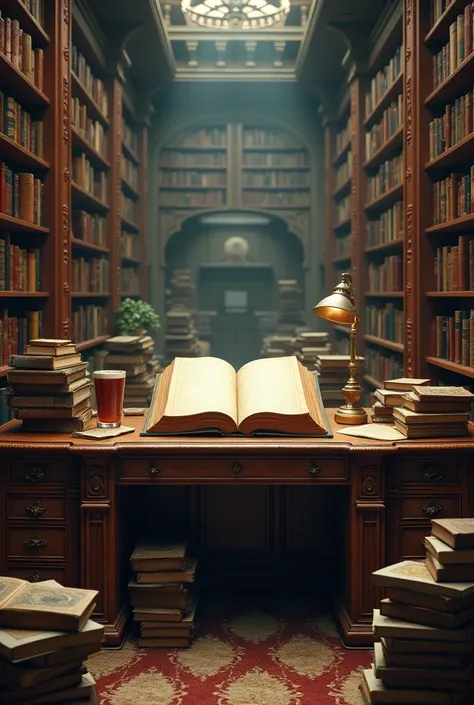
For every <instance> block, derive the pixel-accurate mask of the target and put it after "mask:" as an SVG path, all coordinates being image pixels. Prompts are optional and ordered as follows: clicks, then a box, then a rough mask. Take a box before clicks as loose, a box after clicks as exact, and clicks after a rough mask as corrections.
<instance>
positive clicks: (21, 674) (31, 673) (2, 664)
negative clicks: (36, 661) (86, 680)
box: [0, 659, 82, 702]
mask: <svg viewBox="0 0 474 705" xmlns="http://www.w3.org/2000/svg"><path fill="white" fill-rule="evenodd" d="M81 666H82V660H81V659H79V660H78V661H72V662H70V663H63V664H61V665H60V666H52V667H49V668H32V667H31V666H29V665H26V666H25V665H23V664H22V665H20V664H11V663H7V662H6V661H2V660H0V684H1V685H4V686H6V687H7V688H29V687H31V686H33V685H38V684H39V683H44V681H49V680H53V679H54V678H58V677H59V676H62V675H64V674H65V673H70V672H71V671H77V670H78V669H79V668H80V667H81ZM0 702H1V700H0Z"/></svg>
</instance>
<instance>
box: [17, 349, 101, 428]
mask: <svg viewBox="0 0 474 705" xmlns="http://www.w3.org/2000/svg"><path fill="white" fill-rule="evenodd" d="M10 365H11V367H10V368H9V369H8V372H7V378H8V383H9V385H10V386H11V390H12V391H11V394H10V397H9V403H10V406H11V407H12V409H13V411H14V416H15V418H16V419H21V420H22V421H23V430H24V431H26V432H40V433H48V432H49V433H72V432H73V431H84V430H85V429H86V428H87V426H88V424H89V422H90V420H91V418H92V409H91V390H92V385H91V381H90V377H89V375H88V373H87V363H86V362H83V361H82V359H81V355H80V353H78V352H77V351H76V346H75V345H74V344H73V343H71V341H70V340H55V339H48V338H36V339H33V340H31V341H30V343H29V345H27V346H26V348H25V354H24V355H12V356H11V358H10Z"/></svg>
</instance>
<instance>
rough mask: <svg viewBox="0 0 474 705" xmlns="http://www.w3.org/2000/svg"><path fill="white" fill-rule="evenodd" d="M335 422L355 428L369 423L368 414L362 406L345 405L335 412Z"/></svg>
mask: <svg viewBox="0 0 474 705" xmlns="http://www.w3.org/2000/svg"><path fill="white" fill-rule="evenodd" d="M334 421H336V423H343V424H348V425H351V424H353V425H354V426H355V425H356V424H363V423H367V413H366V411H365V409H363V408H362V406H355V405H352V404H343V405H342V406H340V407H339V409H336V411H335V412H334Z"/></svg>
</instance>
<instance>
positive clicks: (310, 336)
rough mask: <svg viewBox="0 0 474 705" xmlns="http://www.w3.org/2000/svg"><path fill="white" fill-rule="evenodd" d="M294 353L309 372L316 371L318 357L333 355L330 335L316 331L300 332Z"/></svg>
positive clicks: (294, 345)
mask: <svg viewBox="0 0 474 705" xmlns="http://www.w3.org/2000/svg"><path fill="white" fill-rule="evenodd" d="M293 353H294V354H295V355H296V357H297V358H298V360H299V361H300V362H301V364H302V365H304V366H305V367H306V368H307V369H308V370H311V371H314V370H316V363H317V361H318V356H319V355H329V354H330V353H331V345H330V344H329V342H328V334H327V333H317V332H316V331H300V332H298V334H297V336H296V338H295V340H294V344H293Z"/></svg>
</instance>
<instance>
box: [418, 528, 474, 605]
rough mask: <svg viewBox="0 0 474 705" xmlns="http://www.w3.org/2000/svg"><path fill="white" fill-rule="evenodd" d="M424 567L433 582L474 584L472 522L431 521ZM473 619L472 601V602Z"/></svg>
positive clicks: (426, 540) (473, 531)
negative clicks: (430, 534)
mask: <svg viewBox="0 0 474 705" xmlns="http://www.w3.org/2000/svg"><path fill="white" fill-rule="evenodd" d="M431 533H432V536H427V537H426V539H425V546H426V566H427V568H428V570H429V571H430V573H431V575H432V577H433V579H434V580H435V581H436V582H444V581H447V582H453V583H455V582H474V519H433V520H432V522H431ZM472 613H473V618H474V601H473V610H472Z"/></svg>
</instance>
